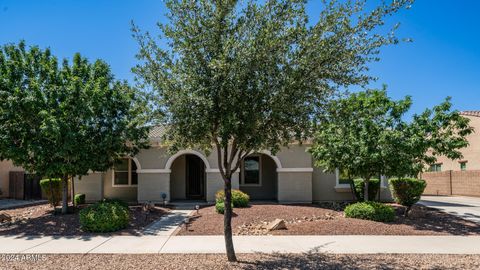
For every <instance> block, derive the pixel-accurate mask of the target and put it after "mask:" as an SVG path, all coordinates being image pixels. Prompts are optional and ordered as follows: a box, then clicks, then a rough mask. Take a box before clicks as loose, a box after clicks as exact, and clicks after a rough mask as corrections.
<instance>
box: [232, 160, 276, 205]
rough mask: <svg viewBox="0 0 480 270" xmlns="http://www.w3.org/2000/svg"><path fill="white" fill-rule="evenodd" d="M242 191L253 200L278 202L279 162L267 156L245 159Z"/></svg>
mask: <svg viewBox="0 0 480 270" xmlns="http://www.w3.org/2000/svg"><path fill="white" fill-rule="evenodd" d="M239 184H240V190H241V191H243V192H245V193H247V194H248V195H249V196H250V199H251V200H259V201H276V200H277V194H278V173H277V162H276V161H275V160H274V159H273V158H272V157H270V156H269V155H267V154H262V153H258V154H252V155H249V156H247V157H245V158H244V160H243V161H242V165H241V170H240V175H239Z"/></svg>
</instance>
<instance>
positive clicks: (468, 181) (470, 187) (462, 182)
mask: <svg viewBox="0 0 480 270" xmlns="http://www.w3.org/2000/svg"><path fill="white" fill-rule="evenodd" d="M452 193H453V195H463V196H480V170H476V171H456V172H452Z"/></svg>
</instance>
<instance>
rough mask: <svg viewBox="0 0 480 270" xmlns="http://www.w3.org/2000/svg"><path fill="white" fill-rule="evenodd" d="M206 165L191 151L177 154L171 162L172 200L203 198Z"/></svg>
mask: <svg viewBox="0 0 480 270" xmlns="http://www.w3.org/2000/svg"><path fill="white" fill-rule="evenodd" d="M205 169H206V165H205V162H204V160H203V159H202V158H201V157H200V156H198V155H196V154H192V153H186V154H182V155H179V156H177V157H176V158H175V160H173V162H172V163H171V167H170V170H171V173H170V196H171V200H172V201H178V200H205V198H206V172H205Z"/></svg>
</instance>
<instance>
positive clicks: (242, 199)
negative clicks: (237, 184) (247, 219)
mask: <svg viewBox="0 0 480 270" xmlns="http://www.w3.org/2000/svg"><path fill="white" fill-rule="evenodd" d="M224 199H225V193H224V192H223V190H219V191H217V193H216V194H215V201H216V202H223V201H224ZM249 202H250V196H248V195H247V194H246V193H244V192H242V191H240V190H238V189H232V204H233V207H236V208H244V207H248V203H249Z"/></svg>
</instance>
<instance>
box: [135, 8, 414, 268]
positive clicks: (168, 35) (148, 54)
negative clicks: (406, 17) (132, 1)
mask: <svg viewBox="0 0 480 270" xmlns="http://www.w3.org/2000/svg"><path fill="white" fill-rule="evenodd" d="M259 2H261V3H258V2H257V1H238V0H222V1H213V0H202V1H195V0H187V1H180V0H166V1H165V4H166V7H167V9H168V11H169V12H168V13H167V19H168V23H167V24H161V23H159V28H160V32H161V33H160V39H161V40H157V39H155V38H152V37H151V35H150V34H149V33H141V32H140V30H139V29H138V28H136V27H135V26H134V27H133V32H134V36H135V38H136V39H137V40H138V42H139V45H140V51H139V53H138V58H139V59H140V60H141V61H142V62H141V63H140V64H139V65H138V66H137V67H135V68H134V72H135V73H136V74H137V78H138V79H139V81H140V83H142V84H145V85H146V86H149V89H150V88H153V89H154V90H155V91H156V93H157V94H158V97H159V98H158V102H159V103H158V104H156V108H158V109H160V110H161V111H162V113H163V115H165V118H164V119H162V121H163V122H164V123H165V124H166V125H168V127H169V132H168V134H167V139H168V140H169V141H170V142H171V145H172V147H171V150H172V151H175V150H177V149H179V148H198V149H202V150H205V151H207V152H208V151H210V150H211V149H212V147H214V148H215V149H216V151H217V157H218V164H219V169H220V173H221V175H222V179H223V181H224V192H225V214H224V234H225V245H226V251H227V257H228V260H229V261H236V256H235V251H234V247H233V242H232V227H231V218H232V208H231V196H232V194H231V187H232V175H233V173H234V172H235V171H236V170H237V169H238V168H239V167H240V164H241V161H242V160H243V158H245V157H246V156H247V155H249V154H251V153H253V152H255V151H258V150H260V149H269V150H271V151H272V152H273V153H275V152H276V151H278V150H279V148H280V147H281V146H286V145H288V143H290V142H292V140H294V139H296V140H298V141H303V140H304V139H306V138H308V137H309V135H310V134H311V133H310V130H311V119H312V116H313V115H314V114H315V113H318V112H319V111H321V110H322V106H323V105H324V104H325V102H326V100H327V99H328V98H330V96H331V94H332V93H333V92H334V91H335V90H336V89H337V87H339V86H348V85H364V84H367V83H368V82H369V81H370V80H371V79H372V78H371V77H370V76H368V75H366V74H365V71H366V70H367V69H368V68H367V64H368V63H369V62H371V61H376V60H378V59H377V57H376V55H377V54H378V48H380V47H382V46H383V45H386V44H395V43H397V42H398V39H397V38H396V37H395V36H394V35H393V34H392V32H391V31H390V30H391V29H388V33H387V34H385V35H382V31H381V30H380V29H378V26H381V25H383V24H384V21H383V18H384V17H385V16H387V15H390V14H392V13H395V12H396V11H398V10H399V9H401V8H402V7H405V6H407V5H408V4H410V2H411V1H408V0H400V1H398V0H397V1H392V2H391V3H390V4H385V5H382V6H380V7H378V8H376V9H374V10H373V11H372V12H370V13H368V12H364V11H363V10H364V5H363V4H364V2H363V1H348V2H346V3H337V1H325V3H324V4H325V5H324V8H323V10H321V11H320V18H319V20H318V21H316V22H312V23H309V22H308V16H307V14H306V11H305V2H306V1H304V0H267V1H259Z"/></svg>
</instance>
